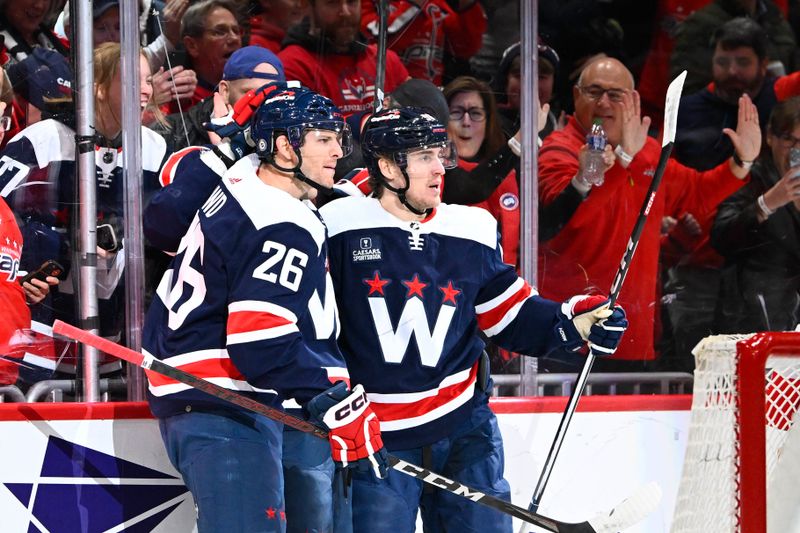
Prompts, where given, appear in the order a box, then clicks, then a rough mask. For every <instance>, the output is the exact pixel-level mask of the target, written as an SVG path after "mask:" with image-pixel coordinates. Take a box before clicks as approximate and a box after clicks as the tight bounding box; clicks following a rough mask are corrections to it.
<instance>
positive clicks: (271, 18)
mask: <svg viewBox="0 0 800 533" xmlns="http://www.w3.org/2000/svg"><path fill="white" fill-rule="evenodd" d="M250 10H251V13H253V16H251V17H250V45H251V46H261V47H264V48H266V49H268V50H272V51H273V52H275V53H276V54H277V53H278V52H280V50H281V43H282V42H283V39H284V38H285V37H286V30H288V29H289V28H290V27H292V26H294V25H295V24H299V23H300V21H302V20H303V18H304V17H305V16H307V15H308V1H307V0H250Z"/></svg>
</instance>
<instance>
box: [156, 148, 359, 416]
mask: <svg viewBox="0 0 800 533" xmlns="http://www.w3.org/2000/svg"><path fill="white" fill-rule="evenodd" d="M257 168H258V158H257V157H256V156H254V155H251V156H248V157H245V158H243V159H242V160H240V161H238V162H237V163H236V164H235V165H233V166H232V167H231V168H230V169H229V170H228V171H227V172H226V173H225V174H224V176H223V178H222V180H221V183H220V185H219V186H218V187H217V188H216V189H215V190H214V191H213V192H212V193H211V195H210V196H209V198H208V199H207V200H206V202H205V203H204V204H203V206H202V208H201V209H200V210H199V211H198V212H197V214H196V216H195V218H194V220H193V222H192V224H191V226H190V228H189V231H188V232H187V233H186V235H185V236H184V237H183V239H182V240H181V242H180V245H179V247H178V253H177V255H176V256H175V257H174V259H173V261H172V264H171V266H170V269H169V270H168V271H167V272H166V273H165V274H164V277H163V278H162V280H161V283H160V284H159V287H158V290H157V297H156V299H155V300H154V301H153V304H152V305H151V307H150V309H149V311H148V315H147V319H146V322H145V328H144V339H143V345H144V350H145V352H146V353H149V354H152V355H153V356H155V357H156V358H158V359H161V360H164V361H165V362H167V363H169V364H171V365H173V366H176V367H178V368H180V369H182V370H186V371H188V372H191V373H193V374H195V375H197V376H200V377H202V378H204V379H207V380H209V381H211V382H213V383H216V384H217V385H220V386H223V387H225V388H228V389H231V390H235V391H239V392H241V393H244V394H248V395H250V396H254V397H256V398H257V399H258V400H259V401H261V402H263V403H266V404H271V405H276V406H277V405H280V402H281V400H282V399H283V398H288V397H293V398H296V399H297V400H298V401H300V402H301V403H303V402H305V401H307V400H309V399H310V398H311V397H313V396H315V395H316V394H319V393H320V392H322V391H323V390H325V389H327V388H329V387H330V386H331V384H332V383H334V382H336V381H338V380H342V379H344V380H346V379H347V378H348V376H347V370H346V369H345V368H344V361H343V359H342V356H341V353H340V352H339V349H338V347H337V345H336V336H337V334H338V330H339V322H338V318H337V313H336V301H335V299H334V296H333V290H332V286H331V280H330V276H329V275H328V272H327V244H326V231H325V226H324V225H323V224H322V221H321V220H320V218H319V215H318V213H317V211H316V209H315V208H314V207H313V205H312V204H311V203H309V202H301V201H299V200H297V199H295V198H293V197H292V196H290V195H289V194H288V193H286V192H283V191H281V190H279V189H277V188H274V187H271V186H269V185H266V184H265V183H264V182H262V181H261V180H260V179H259V177H258V176H257V175H256V169H257ZM148 380H149V388H148V392H149V394H148V398H149V401H150V407H151V410H152V411H153V414H154V415H156V416H158V417H165V416H170V415H172V414H176V413H180V412H185V410H186V409H187V407H188V406H191V408H193V409H196V408H200V409H203V408H217V407H219V406H224V407H226V408H235V407H232V406H231V405H230V404H229V403H227V402H225V401H223V400H219V399H216V398H214V397H212V396H208V395H206V394H204V393H202V392H199V391H196V390H194V389H191V388H190V387H188V386H186V385H183V384H181V383H179V382H176V381H173V380H170V379H168V378H165V377H163V376H160V375H158V374H155V373H148Z"/></svg>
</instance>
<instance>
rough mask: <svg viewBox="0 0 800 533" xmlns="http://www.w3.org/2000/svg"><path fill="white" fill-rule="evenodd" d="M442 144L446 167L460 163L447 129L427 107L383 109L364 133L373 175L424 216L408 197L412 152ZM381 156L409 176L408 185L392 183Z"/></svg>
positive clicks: (364, 151) (363, 145)
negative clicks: (388, 178) (380, 161)
mask: <svg viewBox="0 0 800 533" xmlns="http://www.w3.org/2000/svg"><path fill="white" fill-rule="evenodd" d="M434 147H440V148H442V150H441V151H440V158H441V161H442V166H444V168H446V169H447V168H454V167H455V166H456V164H457V161H458V159H457V155H456V149H455V145H454V144H453V142H452V141H450V139H449V138H448V136H447V128H445V127H444V125H442V123H440V122H439V121H438V120H437V119H436V118H435V117H433V115H431V114H430V113H429V112H428V111H425V110H424V109H419V108H415V107H401V108H398V109H388V110H385V111H381V112H379V113H377V114H375V115H373V116H372V117H370V118H369V120H368V121H367V124H366V126H365V129H364V133H363V134H362V136H361V152H362V155H363V157H364V163H365V164H366V166H367V169H368V170H369V173H370V175H371V176H372V177H373V178H375V179H378V180H380V181H381V183H382V184H383V186H384V187H386V188H387V189H388V190H390V191H392V192H393V193H395V194H396V195H397V197H398V198H399V199H400V202H401V203H402V204H403V205H405V206H406V208H408V209H409V210H410V211H411V212H412V213H415V214H417V215H424V214H425V213H426V211H425V210H421V209H417V208H416V207H414V206H412V205H411V204H410V203H409V202H408V200H407V199H406V192H408V188H409V186H410V182H409V178H408V170H407V169H408V153H409V152H413V151H415V150H420V149H424V148H434ZM381 157H385V158H388V159H391V160H392V161H394V162H395V164H397V166H398V167H399V168H400V171H401V172H402V174H403V177H404V178H405V186H404V187H395V186H393V185H391V184H390V183H389V181H388V180H387V179H386V176H384V175H383V173H382V172H381V169H380V167H379V166H378V160H379V159H380V158H381Z"/></svg>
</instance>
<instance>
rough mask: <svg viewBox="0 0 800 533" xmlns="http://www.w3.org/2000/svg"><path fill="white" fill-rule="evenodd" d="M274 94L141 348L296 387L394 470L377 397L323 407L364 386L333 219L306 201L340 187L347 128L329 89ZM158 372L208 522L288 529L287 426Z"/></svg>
mask: <svg viewBox="0 0 800 533" xmlns="http://www.w3.org/2000/svg"><path fill="white" fill-rule="evenodd" d="M270 96H271V97H270V98H268V99H267V100H266V101H265V102H264V103H263V104H262V105H261V107H259V109H258V111H257V113H256V117H255V121H254V124H253V136H254V139H255V140H256V150H257V153H256V154H253V155H250V156H247V157H245V158H243V159H241V160H240V161H238V162H237V163H236V164H234V165H233V166H232V167H231V168H230V169H229V170H228V171H227V172H226V173H225V174H224V176H223V178H222V180H221V183H220V185H219V186H218V187H217V188H216V189H215V190H214V191H213V192H212V194H211V196H210V197H209V199H208V200H207V201H206V202H205V204H204V205H203V207H202V208H201V209H200V210H199V211H198V212H197V214H196V215H195V218H194V220H193V222H192V225H191V227H190V229H189V231H188V232H187V234H186V235H185V237H184V238H183V239H182V241H181V243H180V245H179V248H178V253H177V255H176V256H175V258H174V260H173V262H172V265H171V268H170V270H168V271H167V272H166V274H165V275H164V278H163V279H162V281H161V283H160V285H159V288H158V291H157V298H156V299H155V301H154V302H153V305H152V306H151V308H150V310H149V312H148V316H147V321H146V324H145V330H144V342H143V345H144V349H145V351H146V352H147V353H150V354H152V355H153V356H155V357H157V358H159V359H162V360H165V361H168V362H169V363H170V364H172V365H174V366H177V367H179V368H182V369H184V370H187V371H190V372H192V373H194V374H196V375H199V376H201V377H203V378H205V379H208V380H210V381H212V382H214V383H217V384H218V385H221V386H223V387H226V388H229V389H231V390H235V391H238V392H241V393H244V394H247V395H250V396H252V397H254V398H256V399H258V400H259V401H262V402H264V403H266V404H269V405H273V406H279V405H280V404H281V401H282V400H283V399H284V398H287V397H293V398H296V399H297V400H298V401H299V402H300V403H301V404H307V408H308V410H309V412H311V413H312V414H314V415H315V416H316V417H317V419H318V420H320V421H322V422H324V423H326V424H327V426H328V428H329V430H330V433H331V446H332V449H333V456H334V459H337V460H341V459H342V458H343V457H345V458H346V459H347V462H348V465H349V466H353V467H356V468H365V469H366V468H368V469H372V470H374V472H375V473H376V475H385V471H386V464H385V452H384V450H383V447H382V442H381V439H380V433H379V430H378V423H377V419H376V418H375V415H374V414H373V413H372V411H371V409H370V406H369V404H368V403H366V404H363V405H362V406H361V407H360V408H359V409H358V410H355V411H353V415H352V416H351V417H349V418H348V419H347V420H346V421H343V422H337V421H335V420H331V418H330V417H326V416H325V415H326V414H327V413H328V412H329V411H330V409H332V408H333V409H334V410H335V409H336V407H337V406H341V404H342V403H343V402H348V399H349V400H350V401H352V400H353V399H355V398H360V396H359V394H361V395H363V391H362V390H360V388H356V389H354V390H353V391H350V390H348V388H347V386H346V382H347V379H348V375H347V370H346V369H345V368H344V362H343V360H342V356H341V354H340V352H339V350H338V348H337V346H336V335H337V333H338V318H337V315H336V303H335V301H334V298H333V291H332V289H331V283H330V278H329V276H328V274H327V245H326V231H325V226H324V225H323V224H322V222H321V220H320V218H319V215H318V214H317V212H316V210H315V209H314V207H313V205H312V204H310V202H308V200H310V199H313V198H314V197H315V196H316V194H317V191H318V190H319V189H327V188H329V187H331V186H332V184H333V175H334V169H335V166H336V162H337V160H338V159H339V158H340V157H342V156H343V154H344V153H345V152H346V150H347V147H348V143H349V140H350V137H349V132H348V130H347V128H346V126H345V123H344V120H343V119H342V116H341V114H340V113H339V112H338V110H337V109H336V107H335V106H334V105H333V104H332V103H331V101H330V100H328V99H327V98H324V97H321V96H319V95H317V94H316V93H313V92H311V91H309V90H308V89H304V88H286V87H285V88H284V89H282V90H279V91H275V92H274V93H273V94H271V95H270ZM343 148H344V149H343ZM148 379H149V388H148V400H149V403H150V407H151V410H152V411H153V414H154V415H155V416H156V417H158V418H159V423H160V428H161V432H162V437H163V439H164V442H165V445H166V448H167V452H168V455H169V457H170V460H171V461H172V463H173V464H174V465H175V467H176V468H177V469H178V470H179V471H180V472H181V474H182V476H183V478H184V481H185V482H186V485H187V486H188V487H189V489H190V490H191V492H192V495H193V496H194V499H195V503H196V504H197V507H198V518H197V523H198V529H199V530H200V531H201V532H204V531H269V532H273V531H274V532H283V531H285V530H286V515H285V509H284V494H283V488H284V487H283V473H282V467H281V442H282V425H281V424H280V423H277V422H274V421H272V420H271V419H267V418H265V417H263V416H260V415H256V414H254V413H251V412H248V411H244V410H241V409H239V408H237V407H235V406H232V405H231V404H228V403H227V402H224V401H222V400H219V399H217V398H214V397H211V396H207V395H204V394H203V393H201V392H199V391H196V390H193V389H191V388H189V387H186V386H183V385H181V384H180V383H177V382H174V381H171V380H169V379H166V378H164V377H162V376H158V375H156V374H153V373H149V374H148ZM334 383H335V385H333V386H331V385H332V384H334ZM358 403H360V402H358ZM330 412H333V411H330Z"/></svg>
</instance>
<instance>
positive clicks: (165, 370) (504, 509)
mask: <svg viewBox="0 0 800 533" xmlns="http://www.w3.org/2000/svg"><path fill="white" fill-rule="evenodd" d="M53 332H54V333H57V334H59V335H63V336H65V337H68V338H70V339H73V340H76V341H79V342H82V343H83V344H86V345H88V346H92V347H94V348H96V349H98V350H101V351H103V352H105V353H107V354H109V355H112V356H114V357H117V358H119V359H122V360H123V361H127V362H129V363H131V364H134V365H136V366H140V367H142V368H144V369H146V370H151V371H153V372H157V373H159V374H161V375H163V376H166V377H168V378H172V379H174V380H176V381H179V382H181V383H184V384H186V385H189V386H190V387H194V388H196V389H198V390H201V391H203V392H205V393H206V394H210V395H211V396H214V397H217V398H220V399H222V400H225V401H227V402H230V403H232V404H234V405H238V406H239V407H243V408H245V409H247V410H249V411H253V412H255V413H258V414H261V415H264V416H266V417H268V418H272V419H273V420H277V421H280V422H283V423H284V424H286V425H288V426H291V427H293V428H295V429H297V430H300V431H304V432H306V433H311V434H312V435H314V436H315V437H319V438H322V439H326V438H327V437H328V432H327V431H325V430H324V429H322V428H320V427H319V426H316V425H314V424H311V423H309V422H306V421H305V420H302V419H300V418H297V417H295V416H293V415H290V414H288V413H285V412H283V411H281V410H279V409H275V408H272V407H269V406H266V405H264V404H262V403H260V402H257V401H255V400H253V399H251V398H248V397H247V396H244V395H242V394H239V393H237V392H234V391H231V390H228V389H225V388H223V387H220V386H219V385H216V384H214V383H211V382H210V381H206V380H204V379H201V378H199V377H197V376H195V375H192V374H189V373H188V372H185V371H183V370H180V369H178V368H175V367H174V366H171V365H168V364H167V363H165V362H163V361H160V360H158V359H156V358H154V357H152V356H150V355H145V354H142V353H139V352H136V351H134V350H131V349H129V348H126V347H124V346H121V345H119V344H117V343H115V342H112V341H110V340H108V339H104V338H102V337H98V336H97V335H95V334H93V333H91V332H89V331H86V330H83V329H80V328H76V327H75V326H72V325H70V324H67V323H66V322H62V321H60V320H56V321H55V323H54V324H53ZM389 466H391V468H393V469H394V470H397V471H398V472H402V473H404V474H406V475H408V476H411V477H415V478H417V479H419V480H420V481H423V482H425V483H428V484H430V485H433V486H434V487H438V488H440V489H442V490H446V491H447V492H450V493H452V494H455V495H456V496H461V497H463V498H467V499H469V500H472V501H474V502H476V503H480V504H482V505H485V506H487V507H491V508H492V509H495V510H496V511H500V512H501V513H505V514H508V515H511V516H513V517H515V518H518V519H520V520H524V521H525V522H528V523H530V524H533V525H535V526H538V527H541V528H543V529H546V530H547V531H553V532H556V533H615V532H617V531H619V529H621V528H624V527H629V526H631V525H633V524H634V523H635V522H631V523H627V520H635V521H638V520H640V519H641V518H643V517H644V516H647V514H649V513H650V512H651V511H652V510H653V509H654V508H655V505H658V500H659V499H660V497H661V494H660V491H659V490H658V488H657V487H656V488H655V491H654V490H652V489H650V490H647V491H645V492H642V493H638V494H636V495H635V496H634V497H632V498H628V499H627V500H625V501H624V502H622V503H621V504H619V505H618V506H617V507H615V508H614V509H612V510H611V512H609V513H608V515H602V516H598V517H595V518H593V519H592V520H589V521H586V522H579V523H569V522H561V521H559V520H555V519H552V518H548V517H546V516H542V515H539V514H536V513H533V512H530V511H528V510H526V509H523V508H522V507H518V506H516V505H514V504H512V503H510V502H507V501H504V500H501V499H499V498H495V497H494V496H491V495H489V494H484V493H482V492H480V491H478V490H475V489H472V488H470V487H468V486H467V485H463V484H461V483H459V482H458V481H453V480H452V479H448V478H446V477H444V476H441V475H439V474H437V473H436V472H432V471H430V470H428V469H427V468H422V467H421V466H417V465H414V464H411V463H408V462H406V461H403V460H402V459H398V458H397V457H394V456H393V455H389ZM639 517H641V518H639ZM620 519H621V520H625V521H626V522H625V523H621V522H620V521H619V520H620Z"/></svg>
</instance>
